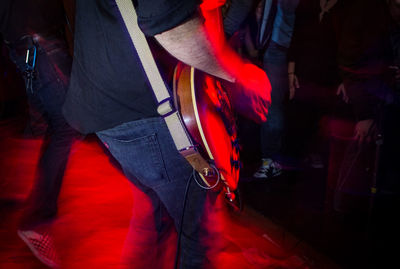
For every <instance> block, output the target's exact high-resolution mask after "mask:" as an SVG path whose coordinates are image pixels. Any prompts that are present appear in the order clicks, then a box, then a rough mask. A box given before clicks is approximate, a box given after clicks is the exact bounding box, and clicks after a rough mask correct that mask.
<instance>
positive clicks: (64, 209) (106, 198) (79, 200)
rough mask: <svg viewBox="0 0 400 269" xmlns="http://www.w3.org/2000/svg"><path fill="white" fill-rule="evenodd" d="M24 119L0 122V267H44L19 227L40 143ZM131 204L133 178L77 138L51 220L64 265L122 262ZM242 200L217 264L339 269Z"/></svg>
mask: <svg viewBox="0 0 400 269" xmlns="http://www.w3.org/2000/svg"><path fill="white" fill-rule="evenodd" d="M23 125H24V120H23V119H18V118H12V119H8V120H2V121H0V220H1V221H0V268H7V269H9V268H10V269H18V268H24V269H29V268H44V265H42V264H41V263H40V262H39V261H38V260H36V258H34V256H33V255H32V254H31V252H30V251H29V249H28V247H27V246H26V245H24V243H23V242H22V241H21V240H20V239H19V238H18V237H17V234H16V230H17V223H18V219H19V217H20V214H21V205H22V202H23V200H24V198H25V197H26V196H27V194H28V192H29V190H30V188H31V186H32V183H33V179H34V174H35V167H36V163H37V160H38V157H39V155H38V154H39V150H40V145H41V142H42V141H41V139H38V138H36V139H35V138H29V139H28V138H26V137H23V136H22V130H23V129H24V126H23ZM132 203H133V199H132V189H131V186H130V183H129V182H128V181H127V180H126V179H125V178H124V176H123V175H122V174H121V172H120V171H119V170H118V169H117V168H115V167H114V166H113V165H112V163H111V162H110V160H109V158H108V156H107V155H105V154H104V152H103V150H102V148H101V147H100V146H99V144H98V142H97V140H96V138H94V137H87V138H86V139H85V140H84V141H81V142H78V143H76V144H75V146H74V148H73V150H72V155H71V158H70V161H69V164H68V167H67V172H66V175H65V178H64V183H63V187H62V190H61V194H60V197H59V216H58V218H57V220H56V222H55V223H54V225H52V233H53V235H54V240H55V244H56V248H57V250H58V252H59V255H60V257H61V262H62V264H61V265H62V268H90V267H92V268H119V267H120V258H121V252H122V247H123V244H124V240H125V237H126V233H127V231H128V225H129V220H130V217H131V207H132ZM244 203H245V206H244V210H243V212H241V213H240V214H238V213H229V214H227V215H225V216H224V217H225V218H226V219H225V221H227V222H228V223H229V224H230V225H229V226H228V229H227V230H226V231H225V232H224V234H221V237H223V238H224V239H225V240H227V241H228V242H230V247H228V248H226V249H225V251H224V252H223V253H221V255H219V256H218V257H217V258H215V259H214V260H213V264H214V265H215V266H216V268H230V269H232V268H233V269H236V268H240V269H246V268H321V269H323V268H339V267H338V266H336V265H335V264H334V263H333V262H331V261H330V260H329V259H327V258H326V257H325V256H324V255H322V254H321V253H319V252H317V251H315V249H313V248H312V247H310V246H309V245H308V244H307V243H306V242H305V241H304V240H301V239H299V238H296V237H295V236H293V235H292V234H291V233H289V232H288V231H287V230H285V229H284V228H283V227H281V226H279V225H277V224H276V223H274V222H272V221H271V220H270V219H268V218H265V217H263V216H262V215H261V214H260V213H257V212H256V211H255V210H253V209H251V208H250V207H248V206H247V204H246V200H245V201H244ZM167 247H168V248H175V244H170V245H168V246H167ZM131 268H134V266H132V267H131Z"/></svg>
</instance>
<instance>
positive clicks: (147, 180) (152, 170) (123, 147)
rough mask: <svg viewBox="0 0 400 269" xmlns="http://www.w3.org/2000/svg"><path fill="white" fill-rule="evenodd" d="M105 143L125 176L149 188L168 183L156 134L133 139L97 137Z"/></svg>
mask: <svg viewBox="0 0 400 269" xmlns="http://www.w3.org/2000/svg"><path fill="white" fill-rule="evenodd" d="M99 137H100V138H101V140H103V142H105V143H107V146H108V149H109V150H110V152H111V154H112V155H113V156H114V157H115V158H116V159H117V160H118V161H119V162H120V164H121V166H122V168H123V170H124V172H125V174H126V176H127V177H128V178H129V176H134V177H135V178H136V179H137V180H139V181H140V182H141V183H142V184H144V185H146V186H149V187H152V188H154V187H157V186H159V185H162V184H165V183H167V182H170V180H169V177H168V174H167V171H166V168H165V165H164V160H163V156H162V153H161V149H160V145H159V143H158V139H157V134H150V135H147V136H142V137H138V138H134V139H125V138H124V139H119V138H115V137H112V138H110V137H107V136H103V135H100V136H99Z"/></svg>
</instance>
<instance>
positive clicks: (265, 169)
mask: <svg viewBox="0 0 400 269" xmlns="http://www.w3.org/2000/svg"><path fill="white" fill-rule="evenodd" d="M280 174H282V166H281V165H280V164H279V163H277V162H275V161H274V160H272V159H269V158H268V159H262V164H261V166H260V168H259V169H258V171H257V172H255V173H254V175H253V177H255V178H265V179H268V178H273V177H276V176H279V175H280Z"/></svg>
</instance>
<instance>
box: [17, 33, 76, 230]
mask: <svg viewBox="0 0 400 269" xmlns="http://www.w3.org/2000/svg"><path fill="white" fill-rule="evenodd" d="M28 38H30V37H28ZM31 40H32V39H31ZM33 44H34V45H35V47H36V48H37V61H36V67H35V72H36V76H35V78H34V79H33V80H32V87H30V88H29V89H28V88H27V89H26V93H27V97H28V102H29V104H30V105H32V106H36V107H35V109H36V110H39V111H41V112H43V116H44V118H45V119H46V121H47V123H48V130H47V133H46V137H45V142H44V143H43V146H42V149H41V152H42V154H41V156H40V160H39V164H38V169H37V177H36V181H35V184H34V186H33V189H32V191H31V193H30V195H29V197H28V200H27V209H26V211H25V212H24V215H23V218H22V221H21V227H20V228H21V229H32V228H34V227H35V226H37V225H39V224H43V223H44V222H46V221H49V220H52V219H53V217H54V216H55V215H56V213H57V199H58V195H59V192H60V189H61V184H62V179H63V176H64V171H65V167H66V164H67V161H68V156H69V153H70V150H71V146H72V143H73V141H74V140H75V138H77V137H78V135H79V134H78V132H77V131H75V130H74V129H72V128H71V127H70V126H69V125H68V124H67V122H66V121H65V119H64V117H63V115H62V113H61V107H62V105H63V103H64V100H65V94H66V91H67V89H68V83H69V76H70V72H71V64H72V63H71V62H72V59H71V56H70V54H69V52H68V49H67V45H66V42H65V41H64V40H63V39H62V38H58V37H57V38H56V37H55V38H51V39H40V41H33ZM23 51H24V44H20V45H19V46H18V48H16V47H12V46H11V48H10V58H11V59H12V60H13V61H14V63H15V64H16V66H17V67H18V69H19V71H20V72H21V73H24V71H25V70H26V66H25V54H24V53H23ZM24 79H25V80H26V77H25V76H24Z"/></svg>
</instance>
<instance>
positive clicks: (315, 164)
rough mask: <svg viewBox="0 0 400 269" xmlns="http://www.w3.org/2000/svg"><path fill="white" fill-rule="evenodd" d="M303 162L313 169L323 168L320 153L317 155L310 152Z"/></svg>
mask: <svg viewBox="0 0 400 269" xmlns="http://www.w3.org/2000/svg"><path fill="white" fill-rule="evenodd" d="M305 162H306V163H308V165H309V166H310V167H312V168H314V169H322V168H324V163H323V162H322V158H321V155H319V154H318V153H310V154H309V155H308V157H307V158H306V160H305Z"/></svg>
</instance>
